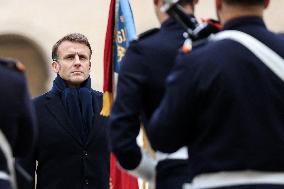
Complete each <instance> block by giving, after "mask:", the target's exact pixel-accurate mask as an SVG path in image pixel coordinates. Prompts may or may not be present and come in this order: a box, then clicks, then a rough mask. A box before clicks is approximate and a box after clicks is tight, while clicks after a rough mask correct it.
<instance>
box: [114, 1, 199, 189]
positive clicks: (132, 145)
mask: <svg viewBox="0 0 284 189" xmlns="http://www.w3.org/2000/svg"><path fill="white" fill-rule="evenodd" d="M153 2H154V5H155V10H156V15H157V17H158V19H159V21H160V23H161V27H160V29H152V30H150V31H147V32H145V33H144V34H142V35H140V37H139V39H138V40H137V41H134V42H132V43H131V45H130V47H129V48H128V50H127V52H126V55H125V57H124V59H123V60H122V61H123V63H122V67H121V70H120V74H119V79H118V86H117V97H116V100H115V103H114V106H113V109H112V113H111V116H110V126H111V143H112V150H113V152H114V154H115V155H116V157H117V159H118V161H119V164H120V166H121V167H123V168H124V169H126V170H131V173H133V174H136V173H137V174H138V175H139V176H142V177H144V178H146V179H148V180H152V181H153V180H155V175H154V174H153V173H154V172H153V171H154V169H155V162H152V163H150V162H151V161H150V158H147V156H146V155H144V153H143V152H142V151H141V149H140V148H139V146H138V145H137V142H136V138H137V136H138V134H139V131H140V123H141V122H142V123H143V125H144V126H145V127H148V121H149V119H150V117H151V115H152V112H153V110H154V109H155V108H156V107H157V106H158V104H159V102H160V99H161V98H162V96H163V93H164V83H165V78H166V76H167V75H168V73H169V72H170V70H171V68H172V66H173V65H174V60H175V57H176V55H177V53H178V49H179V47H181V46H182V44H183V42H184V37H183V33H184V32H185V29H184V28H183V27H182V26H181V25H180V24H179V23H177V22H175V21H174V20H173V19H171V18H169V16H168V15H167V14H166V13H164V12H162V11H161V10H160V9H161V7H162V6H163V0H154V1H153ZM179 3H180V5H181V6H183V8H184V10H185V11H186V13H187V19H188V23H189V26H190V27H191V28H192V29H193V28H195V27H196V26H197V21H196V19H195V17H194V16H193V10H194V5H195V4H196V3H197V0H181V1H180V2H179ZM157 159H158V160H160V161H159V163H158V165H157V175H156V188H157V189H161V188H162V189H167V188H169V189H173V188H181V186H182V184H183V183H184V182H186V181H187V178H188V176H187V172H188V168H187V161H186V159H187V152H186V149H185V148H183V149H180V150H179V151H178V152H177V153H175V154H171V155H168V154H161V153H158V154H157ZM144 163H145V164H144ZM146 164H147V165H146ZM146 167H148V168H149V169H148V171H149V172H148V171H145V170H147V169H146ZM150 170H152V171H150Z"/></svg>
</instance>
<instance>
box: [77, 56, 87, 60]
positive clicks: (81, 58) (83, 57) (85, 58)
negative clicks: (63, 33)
mask: <svg viewBox="0 0 284 189" xmlns="http://www.w3.org/2000/svg"><path fill="white" fill-rule="evenodd" d="M79 58H80V60H87V57H86V56H79Z"/></svg>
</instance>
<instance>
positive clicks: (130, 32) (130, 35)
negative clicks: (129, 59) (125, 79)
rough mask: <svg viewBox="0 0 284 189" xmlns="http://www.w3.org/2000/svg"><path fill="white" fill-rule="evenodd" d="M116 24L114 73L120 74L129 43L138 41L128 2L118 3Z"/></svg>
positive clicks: (120, 1)
mask: <svg viewBox="0 0 284 189" xmlns="http://www.w3.org/2000/svg"><path fill="white" fill-rule="evenodd" d="M116 6H117V9H116V18H115V19H116V22H115V31H114V44H113V47H114V49H113V50H114V52H113V55H114V58H113V68H114V72H116V73H119V69H120V63H121V60H122V58H123V57H124V55H125V52H126V49H127V47H128V46H129V43H130V42H131V41H132V40H134V39H136V29H135V25H134V19H133V15H132V10H131V7H130V4H129V1H128V0H119V1H117V4H116Z"/></svg>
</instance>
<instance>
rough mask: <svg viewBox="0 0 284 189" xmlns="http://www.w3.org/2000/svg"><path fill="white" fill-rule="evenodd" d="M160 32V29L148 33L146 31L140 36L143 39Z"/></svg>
mask: <svg viewBox="0 0 284 189" xmlns="http://www.w3.org/2000/svg"><path fill="white" fill-rule="evenodd" d="M158 31H160V29H159V28H153V29H150V30H147V31H145V32H143V33H141V34H140V35H139V39H143V38H145V37H148V36H150V35H153V34H155V33H157V32H158Z"/></svg>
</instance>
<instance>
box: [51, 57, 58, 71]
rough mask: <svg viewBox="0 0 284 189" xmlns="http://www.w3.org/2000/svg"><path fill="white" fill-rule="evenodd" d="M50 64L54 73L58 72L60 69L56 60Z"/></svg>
mask: <svg viewBox="0 0 284 189" xmlns="http://www.w3.org/2000/svg"><path fill="white" fill-rule="evenodd" d="M51 66H52V70H53V71H54V73H58V72H59V69H60V65H59V64H58V62H57V61H55V60H53V61H52V63H51Z"/></svg>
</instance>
